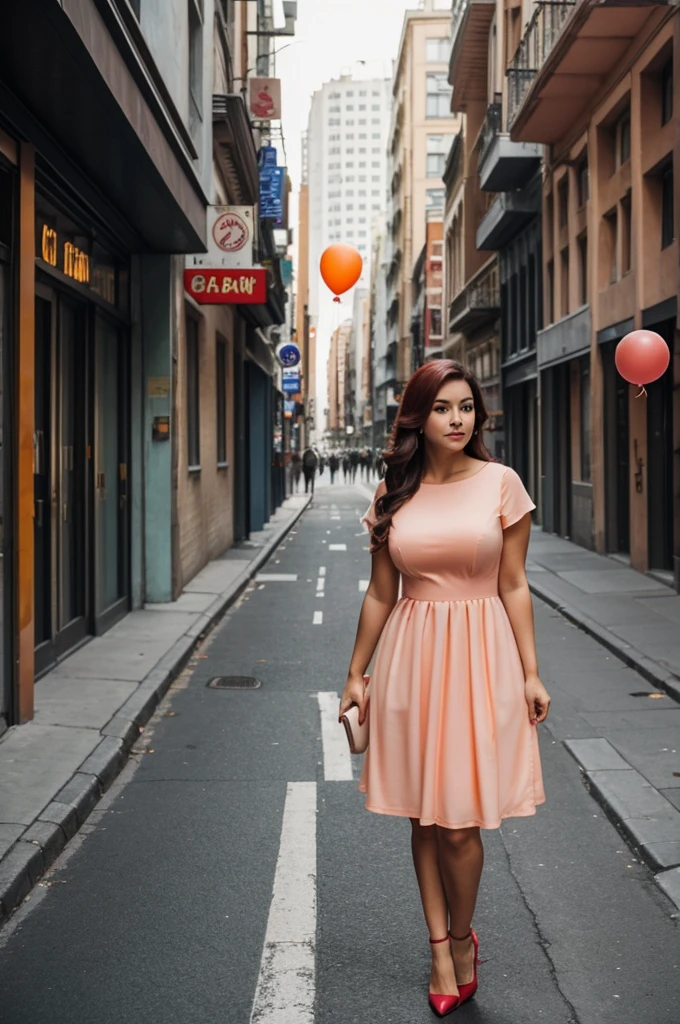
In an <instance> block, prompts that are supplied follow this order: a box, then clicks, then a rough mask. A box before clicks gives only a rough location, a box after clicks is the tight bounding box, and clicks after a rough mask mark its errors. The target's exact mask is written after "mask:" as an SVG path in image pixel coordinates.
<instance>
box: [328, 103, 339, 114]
mask: <svg viewBox="0 0 680 1024" xmlns="http://www.w3.org/2000/svg"><path fill="white" fill-rule="evenodd" d="M328 113H329V114H339V113H340V107H339V106H338V104H337V103H334V104H333V105H332V106H331V107H329V108H328Z"/></svg>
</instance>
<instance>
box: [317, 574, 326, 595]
mask: <svg viewBox="0 0 680 1024" xmlns="http://www.w3.org/2000/svg"><path fill="white" fill-rule="evenodd" d="M325 586H326V577H325V576H319V578H318V580H317V581H316V592H317V594H318V593H319V592H321V593H323V590H324V587H325Z"/></svg>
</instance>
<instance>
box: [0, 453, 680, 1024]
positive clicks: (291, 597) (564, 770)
mask: <svg viewBox="0 0 680 1024" xmlns="http://www.w3.org/2000/svg"><path fill="white" fill-rule="evenodd" d="M327 482H328V474H327V473H326V474H325V475H324V477H322V479H321V483H319V481H318V480H317V490H316V496H315V499H314V501H313V503H312V505H311V506H310V508H309V509H308V510H307V511H306V512H305V513H304V514H303V516H302V517H301V518H300V520H299V521H298V522H297V524H296V525H295V527H294V528H293V530H292V531H291V533H289V534H288V536H287V537H285V538H284V540H283V542H282V544H281V545H280V547H279V548H278V549H277V550H276V551H275V552H274V554H273V555H272V557H271V559H270V560H269V562H268V563H267V564H266V565H265V566H264V567H263V568H262V569H261V571H260V575H259V576H257V577H255V579H254V580H253V582H252V583H251V584H250V585H249V587H248V588H247V590H246V591H245V592H244V594H243V596H242V597H241V599H240V600H239V601H238V602H237V603H236V604H235V605H234V606H233V607H232V608H231V610H230V611H229V613H228V614H227V616H226V617H225V618H224V620H223V621H222V622H221V623H220V625H219V626H218V627H217V628H216V630H215V631H214V632H213V633H212V634H211V635H210V636H209V637H208V638H207V639H206V640H205V641H204V642H203V644H202V645H201V646H200V647H199V648H198V650H197V652H196V654H195V655H194V656H193V657H192V659H191V661H190V663H189V665H188V667H187V669H186V670H185V671H184V672H183V673H182V675H181V676H180V677H179V678H178V679H177V680H176V682H175V683H174V684H173V685H172V687H171V689H170V691H169V692H168V694H167V696H166V698H165V699H164V700H163V701H162V703H161V704H160V705H159V707H158V708H157V710H156V713H155V715H154V716H153V718H152V719H151V721H150V722H149V724H148V726H147V727H146V729H145V730H144V732H143V733H142V734H141V735H140V737H139V740H138V742H137V744H136V746H135V748H134V753H133V755H132V757H131V758H130V760H129V762H128V763H127V765H126V766H125V768H124V769H123V771H122V772H121V774H120V775H119V776H118V778H117V779H116V781H115V783H114V784H113V786H112V787H111V788H110V789H109V790H108V792H107V793H106V795H105V796H104V798H103V799H102V801H101V802H100V803H99V804H98V806H97V807H96V809H95V810H94V812H93V813H92V814H91V815H90V817H89V819H88V821H87V823H86V825H85V826H84V827H83V828H82V829H81V830H80V832H79V833H78V834H77V835H76V837H75V838H74V839H73V840H72V841H71V842H70V844H69V845H68V847H67V849H66V850H65V851H64V853H63V854H62V855H61V857H60V858H59V859H58V860H57V861H56V862H55V864H54V865H53V867H52V869H51V870H50V871H49V872H48V873H47V874H46V875H45V876H44V878H43V879H42V881H41V882H40V883H39V885H38V886H37V887H36V888H35V889H34V890H33V893H32V895H31V897H30V899H29V900H28V901H27V902H26V903H25V904H24V905H23V906H22V907H21V909H20V910H18V911H17V913H16V914H15V915H14V916H13V918H12V919H11V921H10V922H9V923H8V925H6V926H5V928H4V929H3V931H2V932H1V933H0V992H1V993H2V995H1V996H0V1022H1V1024H43V1022H44V1024H67V1022H68V1024H93V1022H97V1024H128V1022H133V1021H135V1022H137V1021H139V1022H144V1024H248V1022H250V1021H253V1022H254V1024H274V1022H276V1024H367V1022H369V1021H371V1022H376V1024H387V1022H390V1024H414V1022H418V1021H427V1020H430V1019H432V1018H431V1013H430V1011H429V1009H428V1005H427V988H428V973H429V947H428V942H427V939H428V934H427V929H426V927H425V923H424V919H423V915H422V909H421V906H420V901H419V897H418V892H417V888H416V882H415V875H414V871H413V866H412V862H411V854H410V826H409V823H408V820H407V819H401V818H397V817H389V816H379V815H375V814H371V813H369V812H367V811H365V810H364V807H363V803H364V797H363V796H362V795H361V794H360V793H359V792H358V790H357V780H358V777H359V772H360V764H361V759H360V758H352V759H351V760H350V756H349V754H348V752H347V744H346V740H345V736H344V732H343V730H342V729H341V727H340V726H339V725H338V724H337V708H338V697H339V694H340V691H341V690H342V687H343V684H344V678H345V674H346V671H347V667H348V663H349V658H350V654H351V650H352V645H353V641H354V635H355V629H356V624H357V618H358V614H359V609H360V605H361V600H362V594H363V591H364V590H365V588H366V585H367V580H368V576H369V572H370V556H369V553H368V537H367V534H366V532H365V531H364V528H363V527H362V525H361V524H360V522H359V517H360V516H361V514H363V512H364V511H365V509H366V507H367V505H368V502H369V500H370V497H371V495H372V493H373V490H374V486H375V484H374V483H371V484H365V483H364V484H362V483H359V482H357V483H356V485H355V486H352V487H350V486H345V485H343V484H342V483H336V484H335V485H334V486H333V487H330V486H328V483H327ZM276 577H280V578H278V579H277V578H276ZM606 599H607V598H606V597H604V598H603V600H606ZM534 609H535V619H536V635H537V648H538V655H539V669H540V672H541V678H542V680H543V682H544V683H545V685H546V687H547V688H548V690H549V692H550V694H551V696H552V707H551V712H550V715H549V717H548V719H547V721H546V723H545V724H543V725H541V726H540V727H539V734H540V746H541V755H542V763H543V772H544V779H545V788H546V794H547V802H546V803H545V804H544V805H542V806H540V807H539V808H538V810H537V813H536V815H535V816H533V817H528V818H521V819H508V820H506V821H505V822H504V824H503V826H502V827H501V829H499V830H497V831H494V830H489V831H485V832H483V833H482V835H483V839H484V844H485V850H486V864H485V871H484V875H483V878H482V885H481V890H480V897H479V902H478V907H477V913H476V915H475V920H474V926H475V928H476V931H477V933H478V935H479V939H480V956H481V958H482V960H483V963H482V965H481V967H480V969H479V983H480V985H479V991H478V993H477V996H476V997H475V999H474V1000H472V1002H471V1003H469V1004H466V1005H465V1006H464V1007H463V1008H462V1009H461V1010H460V1011H459V1013H458V1016H457V1017H455V1018H454V1019H456V1020H457V1021H460V1022H465V1021H475V1022H480V1024H481V1022H489V1024H490V1022H494V1024H524V1022H532V1024H534V1022H536V1021H546V1022H547V1024H609V1022H617V1024H633V1022H635V1024H677V1021H678V1007H679V1006H680V942H679V941H678V913H677V910H676V908H675V906H674V904H672V903H671V901H670V900H669V899H668V898H667V897H666V896H665V895H664V893H663V892H662V891H661V890H660V889H659V888H658V886H657V885H656V883H655V881H654V877H653V874H652V872H651V871H650V869H649V868H648V867H647V866H646V865H644V864H642V863H640V862H639V860H638V859H636V858H635V856H634V855H633V854H632V853H631V851H630V849H629V847H628V846H627V845H626V843H625V841H624V839H623V838H622V837H621V836H620V835H619V833H618V832H617V830H616V828H615V827H614V825H613V824H612V823H611V822H610V821H609V820H608V819H607V817H606V816H605V814H604V812H603V810H602V808H601V807H600V805H599V804H598V803H596V801H595V800H594V799H593V796H592V795H591V794H590V793H589V792H588V790H587V789H586V787H585V786H584V784H583V781H582V778H581V775H582V772H581V769H580V767H579V764H578V763H577V761H576V760H575V759H574V757H573V756H572V754H571V753H570V752H569V751H568V750H567V749H566V748H565V746H564V744H563V740H565V739H573V738H576V739H578V738H581V737H584V738H589V737H593V736H603V735H605V734H606V730H607V726H608V720H609V719H610V718H611V719H612V720H613V719H615V718H616V716H619V717H620V716H621V715H622V714H623V713H626V712H627V713H629V717H631V716H634V715H635V714H636V713H637V712H638V709H639V704H640V701H639V699H638V698H635V697H634V696H632V695H633V694H634V693H635V692H636V691H643V690H647V689H649V686H648V684H647V683H646V682H645V681H644V680H643V679H642V678H641V677H640V676H638V675H636V674H635V673H634V672H633V671H632V670H630V669H628V668H626V667H625V666H624V665H623V664H622V663H621V662H620V661H618V660H617V659H616V658H615V657H614V656H613V655H612V654H611V653H610V652H609V651H608V650H606V649H605V648H604V647H603V646H601V645H600V644H598V643H597V642H596V641H595V640H594V639H592V638H591V637H589V636H587V635H586V634H585V633H583V632H582V631H580V630H579V629H577V628H576V627H575V626H574V625H572V624H570V623H569V622H567V621H566V619H565V618H564V617H562V616H561V615H560V614H559V612H557V611H556V610H554V609H552V608H550V607H549V606H548V605H547V604H544V603H543V602H541V601H540V600H538V599H536V598H534ZM220 676H242V677H254V678H256V679H257V680H259V681H260V682H261V685H260V686H259V687H257V688H254V689H218V688H213V687H209V686H208V685H207V684H208V683H209V682H210V681H211V680H213V679H215V678H216V677H220ZM651 703H652V704H654V705H655V709H654V712H653V714H654V715H655V716H658V717H657V718H656V719H655V720H654V724H655V723H656V722H657V721H658V722H659V723H661V722H662V721H664V720H665V721H666V722H670V721H672V720H673V719H675V718H676V716H677V715H678V713H679V712H678V708H677V705H676V704H675V703H674V702H673V700H671V699H670V698H669V697H667V698H666V699H664V700H658V701H652V702H651ZM588 711H596V712H597V713H598V716H599V718H598V721H599V726H598V727H597V728H594V727H593V724H592V721H591V722H590V724H588V722H587V721H586V719H585V717H584V715H585V713H586V712H588ZM644 713H645V714H646V715H647V716H649V715H650V714H651V712H649V711H648V710H647V709H645V712H644ZM668 716H670V718H669V717H668ZM673 724H674V725H675V723H674V722H673ZM613 727H614V728H615V727H616V726H613ZM648 727H653V725H652V726H649V723H648ZM667 728H670V725H667ZM452 742H455V738H454V737H452ZM272 893H273V894H274V896H273V899H272Z"/></svg>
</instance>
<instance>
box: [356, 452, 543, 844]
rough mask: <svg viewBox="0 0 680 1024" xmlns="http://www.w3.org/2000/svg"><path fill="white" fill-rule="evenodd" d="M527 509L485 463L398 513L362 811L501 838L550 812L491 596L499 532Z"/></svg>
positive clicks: (423, 492) (512, 645)
mask: <svg viewBox="0 0 680 1024" xmlns="http://www.w3.org/2000/svg"><path fill="white" fill-rule="evenodd" d="M382 488H384V485H382ZM382 488H381V485H380V484H379V485H378V489H377V490H376V494H375V497H374V499H373V503H372V504H371V506H370V508H369V509H368V511H367V512H366V514H365V516H364V517H363V519H362V522H363V523H365V524H366V525H367V526H368V527H370V526H371V525H372V524H373V523H374V522H375V520H376V514H375V500H376V498H377V497H378V496H379V492H380V493H383V489H382ZM535 507H536V506H535V505H534V503H533V501H532V500H531V498H530V497H529V495H528V493H527V492H526V490H525V488H524V485H523V484H522V481H521V479H520V477H519V476H518V475H517V473H516V472H515V471H514V470H513V469H511V468H509V467H507V466H504V465H501V464H500V463H495V462H487V463H484V464H483V465H482V467H481V469H479V470H476V471H475V473H474V474H473V475H472V476H469V477H465V478H464V479H462V480H454V481H452V482H451V483H447V484H421V485H420V487H419V489H418V490H417V491H416V493H415V495H414V496H413V497H412V498H411V499H410V500H409V501H408V502H407V503H406V504H405V505H402V507H401V508H400V509H399V510H398V511H397V512H396V513H395V514H394V517H393V520H392V526H391V528H390V532H389V541H388V543H389V552H390V556H391V558H392V560H393V562H394V564H395V565H396V567H397V569H398V570H399V572H400V573H401V582H402V595H403V596H402V597H401V598H400V599H399V601H398V602H397V604H396V605H395V607H394V608H393V610H392V612H391V613H390V616H389V618H388V620H387V622H386V623H385V627H384V629H383V632H382V635H381V637H380V641H379V644H378V648H377V652H376V657H375V664H374V668H373V672H372V675H371V713H370V743H369V746H368V750H367V751H366V754H365V756H364V763H363V768H362V772H361V779H360V782H359V790H360V791H361V792H362V793H365V794H366V808H367V809H368V810H370V811H376V812H377V813H379V814H396V815H403V816H406V817H410V818H418V819H419V820H420V823H421V824H422V825H432V824H435V823H436V824H437V825H443V826H444V827H445V828H467V827H470V826H473V825H478V826H480V827H481V828H498V826H499V825H500V823H501V820H502V819H503V818H513V817H523V816H525V815H530V814H535V813H536V805H537V804H541V803H544V801H545V792H544V790H543V779H542V773H541V763H540V756H539V748H538V734H537V730H536V726H535V725H531V724H530V722H529V713H528V707H527V703H526V701H525V699H524V671H523V668H522V662H521V659H520V655H519V651H518V649H517V642H516V640H515V635H514V633H513V631H512V626H511V625H510V620H509V618H508V616H507V613H506V611H505V606H504V605H503V602H502V601H501V599H500V597H499V596H498V570H499V566H500V559H501V552H502V549H503V530H504V529H505V528H506V527H508V526H511V525H512V524H513V523H516V522H517V521H518V520H519V519H521V518H522V516H523V515H525V514H526V513H527V512H529V511H531V509H533V508H535Z"/></svg>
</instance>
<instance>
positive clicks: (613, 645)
mask: <svg viewBox="0 0 680 1024" xmlns="http://www.w3.org/2000/svg"><path fill="white" fill-rule="evenodd" d="M528 582H529V590H530V591H531V592H532V594H535V595H536V597H540V599H541V601H545V603H546V604H548V605H550V607H551V608H554V609H555V610H556V611H558V612H559V613H560V615H564V617H565V619H568V620H569V621H570V622H572V623H573V624H574V625H575V626H578V627H579V629H582V630H583V632H584V633H588V634H589V635H590V636H592V637H593V639H594V640H597V641H598V643H600V644H602V646H603V647H606V648H607V650H608V651H611V653H612V654H614V655H616V657H617V658H618V659H619V660H620V661H622V662H623V663H624V664H625V665H627V666H628V668H632V669H634V671H635V672H637V673H638V674H639V675H641V676H642V677H643V679H646V680H647V682H648V683H651V684H652V686H656V687H657V689H659V690H664V692H665V693H667V694H668V696H669V697H672V698H673V700H675V701H677V702H678V703H680V679H679V678H678V677H677V676H676V675H674V674H673V673H672V672H669V671H668V670H667V669H662V668H661V667H660V666H659V665H658V664H657V662H655V661H652V659H651V658H648V657H647V655H646V654H642V653H641V652H640V651H637V650H636V649H635V648H634V647H631V645H630V644H627V643H625V642H624V641H623V640H621V639H620V637H618V636H616V634H615V633H612V632H611V630H609V629H607V628H606V626H601V625H600V624H599V622H595V620H594V619H591V618H590V617H589V616H588V615H584V614H583V612H580V611H579V610H578V609H577V608H574V607H573V606H572V605H569V604H564V603H563V602H562V601H561V600H559V598H557V597H555V595H554V594H553V593H552V592H551V591H550V590H548V589H547V588H545V587H543V586H541V584H540V583H536V582H535V581H534V580H529V581H528Z"/></svg>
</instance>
